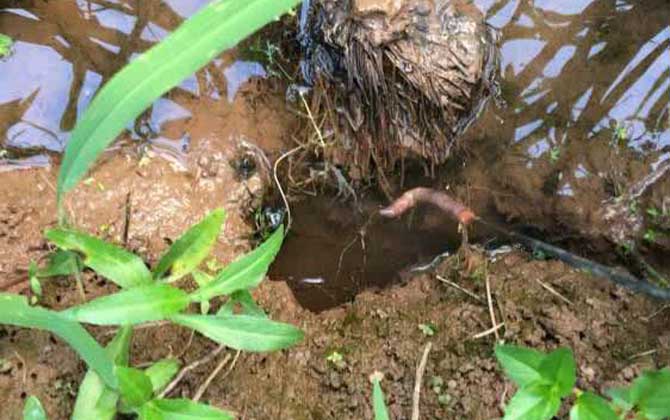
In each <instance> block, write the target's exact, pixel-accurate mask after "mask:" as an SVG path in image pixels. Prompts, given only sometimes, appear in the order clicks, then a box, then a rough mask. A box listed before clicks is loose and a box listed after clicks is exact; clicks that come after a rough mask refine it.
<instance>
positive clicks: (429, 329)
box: [419, 323, 437, 337]
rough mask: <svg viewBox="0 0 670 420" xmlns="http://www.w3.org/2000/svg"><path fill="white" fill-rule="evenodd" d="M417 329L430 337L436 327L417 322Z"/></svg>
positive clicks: (435, 330)
mask: <svg viewBox="0 0 670 420" xmlns="http://www.w3.org/2000/svg"><path fill="white" fill-rule="evenodd" d="M419 330H420V331H421V332H422V333H423V335H425V336H426V337H432V336H434V335H435V333H436V332H437V328H436V327H435V325H433V324H430V323H429V324H419Z"/></svg>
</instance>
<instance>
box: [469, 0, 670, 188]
mask: <svg viewBox="0 0 670 420" xmlns="http://www.w3.org/2000/svg"><path fill="white" fill-rule="evenodd" d="M475 3H476V4H477V6H478V7H479V8H480V10H481V11H482V12H483V13H485V14H486V16H487V18H488V21H489V23H490V24H491V25H493V26H495V27H498V28H500V29H501V32H502V44H501V55H502V72H503V82H502V94H503V97H504V99H505V101H506V102H507V105H508V106H507V108H506V109H498V110H496V111H495V113H496V114H497V117H498V121H500V120H501V121H502V124H497V125H496V126H495V134H494V133H488V134H489V135H492V136H494V137H495V138H496V139H497V141H502V142H505V141H507V143H508V144H509V145H510V148H509V149H505V150H504V151H503V152H501V153H503V154H505V158H506V162H507V163H508V164H513V162H515V161H516V162H517V164H520V165H521V166H524V167H526V168H529V169H532V168H534V167H536V165H534V164H533V161H537V160H544V161H547V160H551V161H552V162H553V163H559V165H558V167H561V165H560V162H561V161H562V160H566V159H567V158H566V159H563V158H562V157H563V156H570V161H569V162H567V161H566V162H564V165H563V166H573V168H572V169H570V168H568V167H566V168H564V169H565V170H566V172H568V171H569V172H575V171H577V169H578V168H582V169H583V170H581V171H580V173H581V174H582V175H581V176H580V178H581V179H583V178H587V177H588V176H587V175H586V174H592V173H597V172H598V171H595V170H586V168H590V169H593V166H594V165H593V164H592V162H588V157H587V156H584V159H580V158H575V155H578V154H579V153H582V154H584V153H583V151H582V150H583V148H584V144H585V143H586V142H600V141H602V142H605V143H611V140H612V137H614V136H616V134H617V133H619V137H620V138H619V140H621V141H622V142H623V143H625V146H628V148H629V150H631V151H634V152H636V153H639V154H641V155H642V156H643V159H646V160H648V161H649V162H650V163H654V162H656V163H657V162H658V161H659V159H665V157H666V156H667V153H666V152H667V151H666V150H664V148H665V147H667V146H670V143H669V141H670V120H669V118H670V117H669V116H668V114H669V113H670V112H669V108H670V9H669V8H668V7H667V2H666V1H663V0H656V1H653V0H652V1H644V2H626V1H616V2H611V1H602V0H564V1H553V0H535V1H532V0H526V1H521V0H508V1H491V0H476V2H475ZM484 124H486V123H484ZM487 127H488V126H487ZM476 135H481V131H478V132H477V131H476ZM620 143H621V142H620ZM591 158H592V157H591ZM528 176H533V174H532V173H530V172H529V174H528ZM569 178H570V177H565V179H564V180H563V181H562V182H561V183H560V185H559V186H558V189H557V191H558V192H560V194H563V195H565V194H566V193H567V192H569V194H567V195H570V196H571V195H573V193H576V191H577V190H578V188H576V185H573V184H570V180H569ZM573 181H574V180H573Z"/></svg>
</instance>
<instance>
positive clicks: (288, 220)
mask: <svg viewBox="0 0 670 420" xmlns="http://www.w3.org/2000/svg"><path fill="white" fill-rule="evenodd" d="M302 148H303V146H297V147H294V148H293V149H291V150H289V151H288V152H286V153H284V154H283V155H281V156H279V159H277V160H276V161H275V164H274V168H273V173H272V177H273V178H274V180H275V184H276V185H277V189H278V190H279V194H280V195H281V198H282V200H283V201H284V206H285V207H286V218H287V224H286V233H288V231H289V230H291V206H290V205H289V204H288V198H286V194H285V193H284V189H283V188H282V186H281V183H280V182H279V177H278V176H277V169H278V168H279V163H281V161H282V160H284V159H286V158H287V157H289V156H291V155H292V154H293V153H295V152H297V151H298V150H300V149H302Z"/></svg>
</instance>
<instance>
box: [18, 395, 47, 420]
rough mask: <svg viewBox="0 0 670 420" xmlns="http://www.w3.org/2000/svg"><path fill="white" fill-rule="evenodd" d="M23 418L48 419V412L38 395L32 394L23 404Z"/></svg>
mask: <svg viewBox="0 0 670 420" xmlns="http://www.w3.org/2000/svg"><path fill="white" fill-rule="evenodd" d="M23 420H47V413H46V412H45V411H44V407H42V403H41V402H40V400H38V399H37V397H33V396H30V397H28V399H27V400H26V405H25V406H23Z"/></svg>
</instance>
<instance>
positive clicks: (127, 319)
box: [61, 284, 190, 325]
mask: <svg viewBox="0 0 670 420" xmlns="http://www.w3.org/2000/svg"><path fill="white" fill-rule="evenodd" d="M189 303H190V302H189V298H188V295H187V294H186V292H184V291H183V290H181V289H178V288H176V287H172V286H170V285H167V284H151V285H148V286H139V287H135V288H132V289H128V290H123V291H121V292H118V293H114V294H113V295H108V296H103V297H100V298H97V299H95V300H92V301H90V302H87V303H84V304H82V305H79V306H74V307H72V308H69V309H67V310H65V311H63V312H61V313H62V314H63V316H66V317H68V318H70V319H72V320H77V321H79V322H84V323H88V324H95V325H125V324H128V325H135V324H141V323H143V322H150V321H160V320H163V319H166V318H168V317H169V316H170V315H174V314H177V313H179V312H181V311H183V310H184V309H186V307H187V306H188V305H189Z"/></svg>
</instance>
